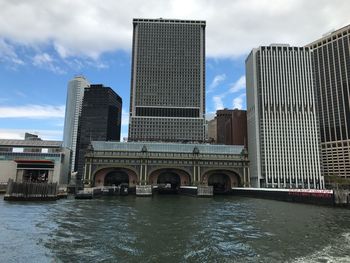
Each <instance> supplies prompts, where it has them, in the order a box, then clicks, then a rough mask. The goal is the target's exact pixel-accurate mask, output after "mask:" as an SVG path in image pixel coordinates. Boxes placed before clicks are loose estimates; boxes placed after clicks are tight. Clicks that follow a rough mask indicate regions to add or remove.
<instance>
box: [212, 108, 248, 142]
mask: <svg viewBox="0 0 350 263" xmlns="http://www.w3.org/2000/svg"><path fill="white" fill-rule="evenodd" d="M216 119H217V121H216V122H217V141H216V143H218V144H226V145H245V146H247V143H248V139H247V111H245V110H238V109H234V110H228V109H223V110H217V111H216Z"/></svg>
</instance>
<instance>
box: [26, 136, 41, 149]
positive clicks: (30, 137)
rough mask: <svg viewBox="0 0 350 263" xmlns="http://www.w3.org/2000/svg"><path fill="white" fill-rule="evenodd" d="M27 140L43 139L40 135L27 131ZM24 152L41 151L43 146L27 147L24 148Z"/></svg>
mask: <svg viewBox="0 0 350 263" xmlns="http://www.w3.org/2000/svg"><path fill="white" fill-rule="evenodd" d="M24 140H25V141H41V139H40V138H39V136H38V135H36V134H31V133H28V132H26V133H25V134H24ZM23 151H24V152H41V148H27V147H25V148H24V149H23Z"/></svg>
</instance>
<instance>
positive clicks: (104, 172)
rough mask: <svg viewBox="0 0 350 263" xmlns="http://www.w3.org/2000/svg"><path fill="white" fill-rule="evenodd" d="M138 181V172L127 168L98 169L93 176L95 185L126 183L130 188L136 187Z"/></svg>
mask: <svg viewBox="0 0 350 263" xmlns="http://www.w3.org/2000/svg"><path fill="white" fill-rule="evenodd" d="M137 183H138V180H137V174H136V173H135V172H134V171H132V170H130V169H127V168H119V167H106V168H102V169H100V170H98V171H96V172H95V173H94V176H93V186H95V187H99V186H100V187H101V186H113V185H115V186H118V185H121V184H126V185H128V186H129V188H132V189H134V188H135V185H136V184H137Z"/></svg>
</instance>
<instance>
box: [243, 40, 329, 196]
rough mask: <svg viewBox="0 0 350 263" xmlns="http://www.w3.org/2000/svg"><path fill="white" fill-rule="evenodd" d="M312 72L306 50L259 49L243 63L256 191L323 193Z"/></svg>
mask: <svg viewBox="0 0 350 263" xmlns="http://www.w3.org/2000/svg"><path fill="white" fill-rule="evenodd" d="M312 67H313V65H312V51H311V50H310V48H308V47H290V46H288V45H271V46H262V47H259V48H256V49H253V51H252V52H251V53H250V55H249V56H248V58H247V60H246V80H247V119H248V120H247V122H248V149H249V161H250V174H251V183H252V186H254V187H273V188H306V189H310V188H311V189H312V188H313V189H315V188H317V189H322V188H324V179H323V176H322V175H321V167H320V154H319V134H318V120H317V111H316V97H315V89H314V79H313V72H312Z"/></svg>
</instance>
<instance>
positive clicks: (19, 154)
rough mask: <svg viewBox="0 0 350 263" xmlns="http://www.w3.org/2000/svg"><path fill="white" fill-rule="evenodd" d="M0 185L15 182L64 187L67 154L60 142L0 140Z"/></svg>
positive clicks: (67, 161)
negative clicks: (10, 180)
mask: <svg viewBox="0 0 350 263" xmlns="http://www.w3.org/2000/svg"><path fill="white" fill-rule="evenodd" d="M0 149H1V151H0V171H1V172H0V184H2V185H6V184H7V182H8V180H9V179H12V180H14V181H15V182H40V183H46V182H47V183H58V184H59V185H60V186H65V185H67V181H68V175H69V156H70V151H69V150H68V149H66V148H63V147H62V142H61V141H46V140H40V139H36V140H5V139H0Z"/></svg>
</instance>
